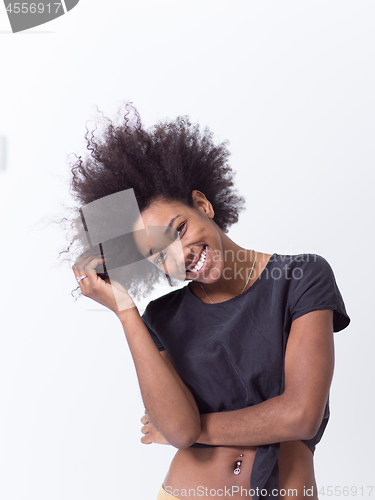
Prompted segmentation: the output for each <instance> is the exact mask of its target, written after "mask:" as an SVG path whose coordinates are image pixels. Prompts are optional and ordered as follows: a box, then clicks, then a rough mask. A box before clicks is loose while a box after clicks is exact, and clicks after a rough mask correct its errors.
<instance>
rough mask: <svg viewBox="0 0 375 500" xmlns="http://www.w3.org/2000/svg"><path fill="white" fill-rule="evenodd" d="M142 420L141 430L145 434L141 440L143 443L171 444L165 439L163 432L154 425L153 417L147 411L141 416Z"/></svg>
mask: <svg viewBox="0 0 375 500" xmlns="http://www.w3.org/2000/svg"><path fill="white" fill-rule="evenodd" d="M141 422H142V424H143V427H142V428H141V432H142V433H143V434H144V436H142V437H141V442H142V443H143V444H151V443H157V444H170V443H168V441H167V440H166V439H165V437H164V436H163V434H161V433H160V432H159V431H158V430H157V428H156V427H155V426H154V424H153V423H152V422H151V419H150V417H149V415H148V414H147V412H145V414H144V415H143V417H142V418H141Z"/></svg>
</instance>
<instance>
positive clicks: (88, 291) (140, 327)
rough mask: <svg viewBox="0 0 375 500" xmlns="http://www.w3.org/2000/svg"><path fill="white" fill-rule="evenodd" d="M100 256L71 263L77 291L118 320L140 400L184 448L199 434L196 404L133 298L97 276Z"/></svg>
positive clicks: (176, 444) (170, 438) (169, 438)
mask: <svg viewBox="0 0 375 500" xmlns="http://www.w3.org/2000/svg"><path fill="white" fill-rule="evenodd" d="M99 262H101V259H100V258H96V257H95V258H93V257H92V256H91V257H84V258H82V259H80V260H79V261H78V262H77V263H76V264H75V265H74V266H73V271H74V274H75V276H76V278H79V277H82V276H85V278H83V279H81V280H80V281H79V285H80V288H81V292H82V294H83V295H84V296H86V297H90V298H92V299H93V300H95V301H96V302H98V303H100V304H102V305H104V306H106V307H108V308H109V309H110V310H112V311H113V312H114V313H115V314H116V315H117V316H118V318H119V319H120V321H121V324H122V326H123V328H124V332H125V336H126V339H127V342H128V345H129V348H130V352H131V355H132V357H133V361H134V365H135V369H136V372H137V377H138V382H139V386H140V389H141V394H142V399H143V402H144V405H145V408H146V410H147V413H148V414H149V415H150V417H151V419H152V422H153V423H154V425H155V427H156V428H157V429H158V430H159V431H160V432H161V433H162V434H163V436H165V438H166V439H167V441H168V442H169V443H170V444H171V445H172V446H174V447H176V448H180V449H182V448H188V447H189V446H191V445H192V444H193V443H195V442H196V440H197V438H198V436H199V435H200V433H201V427H200V416H199V412H198V408H197V405H196V403H195V400H194V398H193V397H192V395H191V393H190V391H189V390H188V388H187V387H186V386H185V385H184V384H183V382H182V381H181V379H180V378H179V377H178V376H177V377H176V373H174V371H173V370H172V369H171V366H169V364H168V360H167V361H166V360H165V359H163V357H162V356H161V355H160V353H159V351H158V349H157V347H156V346H155V344H154V341H153V340H152V338H151V336H150V334H149V332H148V330H147V327H146V325H145V324H144V322H143V320H142V318H141V316H140V314H139V311H138V309H137V307H136V305H135V304H134V301H133V300H132V298H131V297H130V295H129V294H128V292H127V291H126V290H125V289H124V288H123V287H122V286H121V285H120V284H119V283H114V282H112V283H111V284H110V283H107V282H106V281H104V280H102V279H101V278H99V277H98V275H97V274H96V272H95V268H96V267H97V265H98V264H99Z"/></svg>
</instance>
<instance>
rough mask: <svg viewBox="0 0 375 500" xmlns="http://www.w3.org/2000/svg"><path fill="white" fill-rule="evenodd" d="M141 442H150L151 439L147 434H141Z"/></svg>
mask: <svg viewBox="0 0 375 500" xmlns="http://www.w3.org/2000/svg"><path fill="white" fill-rule="evenodd" d="M141 443H143V444H151V443H152V441H150V439H149V438H148V437H147V436H142V437H141Z"/></svg>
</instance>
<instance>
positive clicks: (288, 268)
mask: <svg viewBox="0 0 375 500" xmlns="http://www.w3.org/2000/svg"><path fill="white" fill-rule="evenodd" d="M277 257H278V258H277V262H278V266H279V267H280V268H281V267H283V271H284V274H285V277H286V279H287V280H288V286H287V307H288V310H289V312H290V315H291V318H292V320H294V319H296V318H298V317H299V316H302V315H303V314H306V313H308V312H310V311H313V310H316V309H333V310H334V331H339V330H342V329H343V328H345V327H346V326H348V324H349V322H350V318H349V316H348V315H347V313H346V309H345V304H344V301H343V298H342V295H341V293H340V290H339V288H338V285H337V282H336V278H335V275H334V272H333V270H332V267H331V265H330V264H329V263H328V261H327V260H326V259H325V258H324V257H322V256H321V255H317V254H312V253H304V254H298V255H278V256H277Z"/></svg>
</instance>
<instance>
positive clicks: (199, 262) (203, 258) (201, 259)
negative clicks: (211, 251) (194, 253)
mask: <svg viewBox="0 0 375 500" xmlns="http://www.w3.org/2000/svg"><path fill="white" fill-rule="evenodd" d="M206 258H207V246H206V245H205V246H204V247H203V249H202V251H201V253H200V255H199V257H198V260H197V262H196V263H195V264H194V266H193V267H190V268H188V269H186V271H187V272H188V273H199V271H200V270H201V269H202V268H203V266H204V264H205V262H206Z"/></svg>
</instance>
